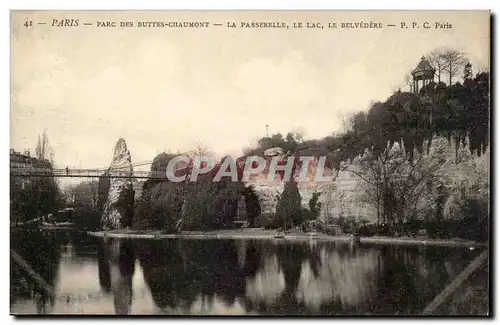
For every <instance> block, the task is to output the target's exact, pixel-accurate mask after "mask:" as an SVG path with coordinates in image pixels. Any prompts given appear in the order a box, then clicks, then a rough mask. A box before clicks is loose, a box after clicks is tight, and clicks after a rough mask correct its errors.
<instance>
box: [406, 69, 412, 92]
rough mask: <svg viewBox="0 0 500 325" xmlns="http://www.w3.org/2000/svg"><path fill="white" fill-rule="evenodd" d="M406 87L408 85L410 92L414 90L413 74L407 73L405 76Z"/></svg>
mask: <svg viewBox="0 0 500 325" xmlns="http://www.w3.org/2000/svg"><path fill="white" fill-rule="evenodd" d="M405 85H407V86H408V87H409V88H410V92H412V90H413V76H412V75H411V73H407V74H406V75H405Z"/></svg>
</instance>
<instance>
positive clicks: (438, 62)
mask: <svg viewBox="0 0 500 325" xmlns="http://www.w3.org/2000/svg"><path fill="white" fill-rule="evenodd" d="M443 55H444V52H443V51H439V50H436V51H433V52H431V53H430V54H429V55H428V56H427V60H428V61H429V62H430V64H432V66H433V67H434V69H436V72H435V75H436V77H437V79H438V83H440V82H441V76H442V75H443V73H444V71H445V70H444V65H445V60H444V56H443Z"/></svg>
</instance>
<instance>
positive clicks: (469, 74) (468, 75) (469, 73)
mask: <svg viewBox="0 0 500 325" xmlns="http://www.w3.org/2000/svg"><path fill="white" fill-rule="evenodd" d="M471 78H472V65H471V64H470V62H467V63H466V64H465V66H464V82H465V81H466V80H468V79H471Z"/></svg>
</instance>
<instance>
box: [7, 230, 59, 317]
mask: <svg viewBox="0 0 500 325" xmlns="http://www.w3.org/2000/svg"><path fill="white" fill-rule="evenodd" d="M10 238H11V242H10V247H11V249H14V250H15V251H16V252H17V253H18V254H19V255H20V256H21V257H22V258H23V259H24V260H25V261H26V262H27V263H28V264H29V265H30V266H31V267H32V268H33V270H34V271H35V272H36V273H38V274H39V275H40V276H41V277H42V278H43V279H44V280H45V281H47V283H48V284H49V285H50V286H51V287H55V283H56V282H57V276H58V271H59V263H60V261H61V251H60V246H61V245H60V244H59V243H58V242H57V239H58V238H57V237H56V236H55V234H54V233H43V232H40V231H38V230H32V231H26V232H18V233H11V236H10ZM10 281H11V285H10V287H11V294H10V297H11V304H12V303H14V302H15V301H16V300H17V299H19V298H24V299H27V298H28V299H29V298H31V297H33V298H34V300H35V303H36V311H37V313H38V314H48V313H51V311H52V309H53V308H54V303H55V300H54V299H55V297H53V296H51V295H49V294H48V293H47V292H46V291H45V290H44V289H43V288H41V287H40V286H39V285H38V284H36V283H35V282H34V281H33V280H32V279H31V277H30V276H27V274H26V272H25V271H24V270H22V269H21V268H20V267H18V265H17V264H16V263H13V262H11V263H10Z"/></svg>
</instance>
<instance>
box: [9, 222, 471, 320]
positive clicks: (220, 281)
mask: <svg viewBox="0 0 500 325" xmlns="http://www.w3.org/2000/svg"><path fill="white" fill-rule="evenodd" d="M11 249H13V250H15V251H16V252H17V253H18V254H19V255H20V256H21V257H22V258H23V259H25V260H26V261H27V262H28V264H29V265H31V267H32V268H33V269H34V270H35V271H36V272H37V273H38V274H39V275H41V276H42V278H44V279H45V281H46V282H48V284H49V285H50V286H51V287H52V288H53V290H54V292H55V294H54V295H53V296H51V295H49V294H48V293H47V292H45V291H43V290H41V289H40V288H39V287H38V286H37V285H36V284H35V283H34V282H33V281H32V280H30V279H29V278H28V277H26V276H25V273H24V271H22V270H21V269H20V268H19V267H18V266H17V264H15V263H13V262H12V259H11V292H10V300H11V301H10V310H11V313H13V314H148V315H149V314H167V315H394V314H398V315H404V314H419V313H420V312H421V311H422V310H423V309H424V308H425V306H426V305H427V304H429V303H430V302H431V301H432V300H433V299H434V298H435V296H436V295H437V294H439V293H440V292H441V291H442V290H443V289H444V287H445V286H446V284H447V283H449V282H451V281H452V280H453V278H455V277H456V276H457V275H458V274H459V273H460V272H461V271H462V270H463V269H464V268H465V267H466V266H467V265H468V264H469V263H470V262H471V261H472V260H473V259H474V258H475V257H476V256H478V255H479V254H480V251H481V249H475V250H473V251H471V250H469V249H467V248H446V247H427V246H402V245H399V246H398V245H385V246H384V245H364V244H361V245H358V246H352V245H350V244H349V243H340V242H318V241H315V240H308V241H294V242H292V241H288V240H277V239H272V240H260V239H259V240H190V239H165V240H138V239H132V240H124V239H112V238H106V239H102V238H96V237H91V236H88V235H85V234H77V233H70V232H64V231H58V232H45V233H44V232H39V231H31V232H20V233H15V234H12V235H11Z"/></svg>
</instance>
